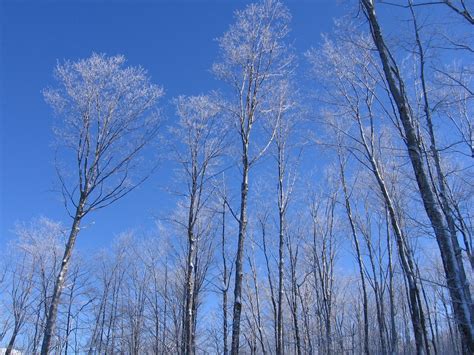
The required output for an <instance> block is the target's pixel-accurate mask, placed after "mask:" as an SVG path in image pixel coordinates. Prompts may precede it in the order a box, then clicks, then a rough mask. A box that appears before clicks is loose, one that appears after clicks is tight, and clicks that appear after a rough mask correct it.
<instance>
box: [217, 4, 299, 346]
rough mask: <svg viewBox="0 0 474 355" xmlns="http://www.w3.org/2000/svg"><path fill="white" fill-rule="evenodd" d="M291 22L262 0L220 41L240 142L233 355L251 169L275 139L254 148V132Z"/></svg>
mask: <svg viewBox="0 0 474 355" xmlns="http://www.w3.org/2000/svg"><path fill="white" fill-rule="evenodd" d="M289 20H290V14H289V12H288V10H287V8H286V7H284V6H283V4H282V3H281V2H279V1H276V0H263V1H262V2H260V3H257V4H250V5H248V6H247V7H246V8H245V9H244V10H242V11H237V12H236V21H235V23H234V24H233V25H232V26H231V27H230V29H229V30H228V31H227V32H226V33H225V34H224V35H223V36H222V37H221V38H220V39H219V45H220V49H221V61H220V62H219V63H216V64H214V67H213V69H214V72H215V73H216V75H217V76H218V77H219V78H221V79H223V80H224V81H226V82H227V83H228V84H229V85H230V86H231V87H232V89H233V90H234V94H235V96H234V98H233V100H232V103H231V105H230V107H229V111H230V113H231V115H232V116H233V117H234V119H235V120H234V121H235V125H236V128H237V132H238V136H239V138H240V143H241V152H240V161H241V166H240V167H241V169H242V170H241V172H242V181H241V194H240V216H239V217H238V223H239V233H238V245H237V258H236V261H235V287H234V310H233V324H232V350H231V353H232V354H234V355H235V354H237V353H238V351H239V337H240V318H241V312H242V280H243V262H244V245H245V243H244V242H245V235H246V229H247V204H248V189H249V170H250V169H251V167H252V166H253V165H254V164H255V162H256V161H257V160H258V159H259V158H260V157H261V156H262V155H263V154H264V153H265V151H266V150H267V149H268V147H269V146H270V143H271V140H272V139H273V136H274V132H272V133H271V134H270V138H269V139H268V140H267V143H263V147H262V146H261V145H260V146H258V144H255V143H258V141H257V142H255V139H253V137H252V136H251V133H252V131H253V130H254V125H255V123H256V122H257V121H259V120H261V119H262V118H265V116H266V115H267V114H268V113H269V112H268V111H269V110H270V113H271V108H270V107H266V101H267V98H266V95H267V94H268V90H267V89H268V88H269V87H271V86H272V84H273V83H275V82H277V81H278V80H279V79H281V78H282V77H284V76H285V75H286V73H287V72H288V71H289V69H291V68H290V64H291V62H292V57H291V56H289V55H287V52H288V49H287V45H286V44H285V42H284V41H285V39H286V37H287V34H288V31H289V29H288V22H289ZM275 126H276V125H275ZM255 145H257V147H256V146H255Z"/></svg>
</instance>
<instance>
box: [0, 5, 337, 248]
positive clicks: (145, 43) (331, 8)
mask: <svg viewBox="0 0 474 355" xmlns="http://www.w3.org/2000/svg"><path fill="white" fill-rule="evenodd" d="M0 3H1V7H0V21H1V32H0V38H1V48H0V85H1V91H0V100H1V101H0V105H1V106H0V107H1V108H0V115H1V126H0V140H1V156H0V160H1V161H0V167H1V172H0V245H5V243H6V242H7V241H8V240H9V239H11V238H12V236H13V234H12V229H13V227H14V225H15V223H16V222H18V221H28V220H30V219H31V218H33V217H38V216H46V217H49V218H52V219H55V220H60V221H63V222H64V223H66V225H67V224H69V223H70V221H69V220H68V217H67V215H66V212H65V210H64V208H63V206H62V202H61V197H60V195H59V193H57V192H55V191H53V189H54V186H55V184H56V183H57V179H56V175H55V172H54V165H53V159H54V150H53V147H52V145H51V143H52V140H53V136H52V132H51V126H52V123H53V117H52V114H51V110H50V108H49V107H48V106H47V104H46V103H45V102H44V100H43V97H42V94H41V90H42V89H43V88H44V87H46V86H48V85H52V84H53V83H54V82H53V77H52V70H53V68H54V66H55V64H56V61H57V60H58V59H59V60H62V59H72V60H74V59H77V58H83V57H87V56H89V55H90V54H91V53H92V52H93V51H95V52H100V53H106V54H109V55H113V54H124V55H125V56H126V58H127V59H128V62H129V64H132V65H142V66H143V67H145V68H146V69H147V70H148V71H149V74H150V75H151V77H152V80H153V81H154V82H155V83H158V84H160V85H162V86H163V87H164V88H165V91H166V96H165V98H164V99H163V100H162V104H163V105H164V106H166V107H168V108H165V113H166V119H168V120H172V119H173V110H172V109H170V108H169V106H170V105H169V102H170V100H171V99H172V98H173V97H175V96H177V95H180V94H199V93H203V92H206V91H208V90H212V89H219V87H220V85H221V84H220V83H219V82H218V81H216V80H215V79H214V78H213V76H212V74H211V73H210V72H209V68H210V67H211V64H212V62H213V61H214V60H215V58H216V56H217V52H218V46H217V43H216V41H215V40H214V39H215V38H217V37H219V36H220V35H222V34H223V33H224V31H226V29H227V28H228V26H229V24H230V23H231V22H232V20H233V12H234V10H235V9H239V8H242V7H244V6H245V4H246V3H249V1H239V0H235V1H230V0H220V1H218V0H214V1H211V0H207V1H206V0H201V1H199V0H197V1H191V0H188V1H179V0H178V1H160V0H155V1H38V0H36V1H0ZM286 4H287V6H288V7H289V8H290V11H291V13H292V15H293V21H292V29H293V31H292V36H291V37H292V39H293V40H294V46H295V48H296V50H297V52H298V54H301V53H303V52H304V51H305V50H307V49H308V48H309V47H311V46H315V45H317V44H318V42H319V41H320V38H321V37H320V34H321V33H322V32H327V31H329V30H330V29H331V26H332V21H333V19H334V18H336V17H339V16H340V15H341V14H342V13H344V12H345V9H344V6H343V5H337V4H336V1H332V0H319V1H318V0H313V1H309V0H308V1H302V0H300V1H298V0H294V1H287V2H286ZM168 170H169V169H168ZM160 171H161V172H162V171H166V173H160ZM171 176H172V175H171V172H170V171H167V169H166V166H162V169H159V170H158V172H157V173H156V174H155V175H154V176H153V177H152V178H151V179H149V180H148V181H147V182H146V183H145V184H144V185H142V186H141V187H140V188H139V189H138V190H136V191H134V192H133V193H132V194H130V195H128V196H127V197H125V198H124V199H123V200H121V201H119V202H117V203H116V204H114V205H112V206H110V207H109V208H107V209H105V210H102V211H100V212H98V213H96V214H94V215H92V216H91V217H89V218H88V220H87V222H86V225H85V226H86V227H87V228H86V230H85V231H84V232H85V234H89V235H91V234H93V236H91V237H90V238H88V237H87V235H85V236H83V237H82V238H80V240H79V245H82V247H83V248H84V247H92V248H95V247H99V246H104V245H106V244H107V242H108V241H110V239H111V237H112V236H113V235H115V234H117V233H119V232H121V231H124V230H127V229H133V228H137V227H138V226H140V227H143V226H152V225H153V219H154V217H155V216H157V215H159V214H160V213H162V212H163V211H166V210H169V209H170V208H172V206H171V205H170V204H171V203H172V202H171V200H170V198H169V194H168V193H167V192H166V191H165V190H164V186H165V185H167V184H168V183H169V182H170V181H169V180H170V179H171ZM94 221H96V222H95V223H93V224H91V222H94Z"/></svg>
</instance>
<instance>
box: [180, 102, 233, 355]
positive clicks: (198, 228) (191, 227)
mask: <svg viewBox="0 0 474 355" xmlns="http://www.w3.org/2000/svg"><path fill="white" fill-rule="evenodd" d="M176 109H177V114H178V117H179V119H180V121H179V128H177V129H175V130H174V131H175V132H176V134H177V135H178V137H179V140H180V143H181V144H182V145H183V146H184V151H183V152H182V153H181V152H179V150H178V151H177V155H178V160H179V162H180V164H181V165H182V168H183V171H184V175H185V181H186V185H187V191H186V193H185V197H186V201H185V204H187V218H186V222H183V223H180V224H182V226H183V228H185V229H186V234H187V256H186V258H187V262H186V271H185V273H186V276H185V278H186V281H185V310H184V324H183V341H182V345H181V352H182V353H183V354H194V353H195V334H194V331H193V329H194V324H195V322H196V315H195V314H194V311H195V309H196V305H195V304H194V300H195V298H196V297H197V295H196V294H195V293H196V285H195V278H196V268H197V265H195V263H196V261H197V249H198V247H199V246H198V245H197V243H198V242H199V241H200V239H202V238H203V233H204V231H205V229H207V228H206V225H207V224H209V223H210V219H209V218H207V219H206V218H203V213H204V212H206V211H204V208H205V207H206V205H208V204H209V199H210V198H211V196H212V192H213V191H212V189H210V188H209V186H211V185H210V184H209V179H210V178H211V177H212V176H213V174H214V173H215V167H216V164H217V162H218V159H219V158H220V157H221V155H222V153H223V148H224V145H225V128H224V129H223V128H222V127H223V124H222V123H223V118H222V117H219V113H220V109H219V106H218V105H217V103H216V102H215V100H213V99H212V98H211V97H209V96H191V97H184V96H180V97H179V98H178V99H177V100H176ZM218 118H221V120H220V121H219V120H218ZM218 127H219V130H218ZM203 229H204V230H203Z"/></svg>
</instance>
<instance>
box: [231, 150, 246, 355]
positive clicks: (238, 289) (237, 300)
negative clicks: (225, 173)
mask: <svg viewBox="0 0 474 355" xmlns="http://www.w3.org/2000/svg"><path fill="white" fill-rule="evenodd" d="M243 145H244V152H243V155H242V166H243V171H242V186H241V190H240V218H239V239H238V245H237V257H236V260H235V286H234V311H233V319H232V348H231V354H232V355H237V354H238V353H239V340H240V339H239V338H240V316H241V313H242V281H243V276H244V275H243V261H244V241H245V233H246V229H247V195H248V189H249V186H248V174H249V164H248V155H247V151H248V144H246V143H243Z"/></svg>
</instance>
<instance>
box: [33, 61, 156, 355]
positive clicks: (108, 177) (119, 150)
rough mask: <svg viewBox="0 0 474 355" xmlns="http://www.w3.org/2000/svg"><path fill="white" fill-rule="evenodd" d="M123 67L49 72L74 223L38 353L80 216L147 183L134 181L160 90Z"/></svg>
mask: <svg viewBox="0 0 474 355" xmlns="http://www.w3.org/2000/svg"><path fill="white" fill-rule="evenodd" d="M124 63H125V58H124V57H123V56H115V57H106V56H105V55H98V54H93V55H92V56H91V57H90V58H87V59H83V60H79V61H77V62H69V61H66V62H64V63H63V64H58V66H57V67H56V70H55V75H56V78H57V80H58V83H59V86H58V87H57V88H56V89H46V90H45V92H44V95H45V98H46V101H47V102H48V103H49V104H50V105H51V106H52V107H53V108H54V110H55V111H56V113H57V114H58V115H59V116H60V117H62V121H61V123H60V124H59V125H58V128H57V129H56V131H55V132H56V133H57V137H58V139H59V142H60V143H61V144H62V145H63V147H65V148H66V149H65V153H66V151H67V153H71V154H72V155H71V156H70V158H72V159H70V160H68V161H75V164H74V165H73V166H74V167H75V177H73V179H72V182H71V183H68V179H67V176H65V174H64V173H63V172H62V171H61V169H60V167H58V176H59V179H60V182H61V186H62V192H63V196H64V199H65V205H66V208H67V210H68V213H69V215H70V216H71V218H72V220H73V222H72V226H71V230H70V233H69V237H68V240H67V244H66V248H65V252H64V257H63V259H62V262H61V268H60V271H59V273H58V275H57V279H56V282H55V286H54V291H53V295H52V298H51V305H50V309H49V312H48V317H47V321H46V327H45V331H44V338H43V344H42V347H41V353H42V354H47V353H48V352H49V350H50V348H51V343H52V337H53V334H54V326H55V323H56V317H57V311H58V306H59V302H60V297H61V293H62V290H63V288H64V282H65V279H66V276H67V270H68V267H69V263H70V258H71V254H72V251H73V248H74V244H75V242H76V238H77V236H78V234H79V231H80V225H81V222H82V220H83V218H84V216H86V215H87V214H88V213H89V212H92V211H94V210H97V209H100V208H104V207H106V206H108V205H110V204H112V203H113V202H115V201H117V200H118V199H120V198H122V197H123V196H125V195H126V194H127V193H129V192H130V191H132V190H133V189H134V188H135V187H136V186H138V184H140V183H141V182H142V181H143V180H144V179H145V178H146V176H145V177H143V176H140V177H139V178H138V180H133V178H134V176H133V175H134V173H135V172H136V171H137V169H136V168H137V166H138V165H139V164H138V162H139V159H138V158H139V154H140V153H141V152H142V151H143V148H144V147H145V146H146V145H147V144H148V143H149V142H150V141H151V140H152V139H153V138H154V137H155V136H156V134H157V128H158V125H157V123H158V120H157V115H156V114H155V113H154V112H151V111H152V110H153V108H154V106H155V103H156V101H157V99H158V98H160V97H161V96H162V95H163V90H162V89H161V88H159V87H157V86H155V85H153V84H150V82H149V79H148V77H147V74H146V72H145V70H144V69H142V68H134V67H124ZM135 178H136V176H135ZM69 207H72V212H71V210H70V208H69Z"/></svg>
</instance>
